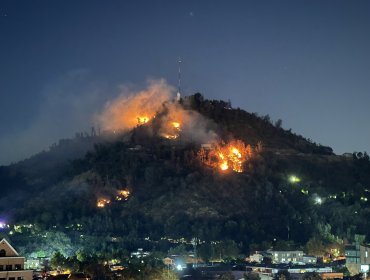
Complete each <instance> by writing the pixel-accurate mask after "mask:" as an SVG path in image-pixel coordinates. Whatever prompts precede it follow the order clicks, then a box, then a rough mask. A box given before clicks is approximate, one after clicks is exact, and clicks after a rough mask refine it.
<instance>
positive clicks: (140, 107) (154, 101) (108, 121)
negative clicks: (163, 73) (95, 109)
mask: <svg viewBox="0 0 370 280" xmlns="http://www.w3.org/2000/svg"><path fill="white" fill-rule="evenodd" d="M174 91H175V90H174V88H173V87H171V86H169V85H168V84H167V83H166V81H165V80H163V79H161V80H152V81H149V83H148V86H147V88H146V89H144V90H141V91H136V92H130V91H128V90H127V89H125V90H123V91H122V92H121V94H120V95H119V96H118V97H117V98H116V99H114V100H113V101H111V102H108V103H107V104H106V106H105V109H104V111H103V112H102V113H101V114H100V115H99V116H98V117H97V121H98V123H99V124H100V126H101V128H102V129H103V130H108V131H127V130H130V129H132V128H134V127H135V126H137V125H138V124H142V123H146V122H148V121H150V120H151V119H153V118H154V117H155V115H156V114H157V113H158V112H159V111H160V110H161V109H162V106H163V104H164V103H165V102H166V101H169V100H170V99H171V96H172V95H173V92H174Z"/></svg>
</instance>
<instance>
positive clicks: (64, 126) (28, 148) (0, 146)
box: [0, 69, 107, 165]
mask: <svg viewBox="0 0 370 280" xmlns="http://www.w3.org/2000/svg"><path fill="white" fill-rule="evenodd" d="M104 92H106V91H104ZM102 93H103V89H102V86H101V85H100V84H99V85H98V84H97V82H96V81H94V82H92V79H91V75H90V73H89V71H87V70H84V69H82V70H81V69H80V70H74V71H70V72H68V73H66V74H65V75H63V76H61V77H59V78H58V79H55V80H53V81H52V82H50V83H49V84H48V85H46V86H45V87H44V88H43V89H42V93H40V95H41V96H42V97H41V102H40V103H39V104H38V109H37V111H36V113H35V114H34V116H33V118H32V119H29V120H24V122H23V124H22V129H18V130H15V131H8V132H7V133H2V134H1V135H0V165H2V164H9V163H11V162H16V161H19V160H23V159H25V158H26V157H29V156H31V155H33V154H35V153H38V152H41V151H42V150H46V149H48V148H49V147H50V146H51V145H52V144H53V143H55V142H58V141H59V140H60V139H62V138H68V137H71V136H73V135H74V134H75V133H76V132H81V131H89V130H90V127H91V125H92V118H91V116H93V115H94V113H95V112H96V111H97V110H98V109H99V108H101V104H104V99H105V98H107V97H106V95H104V94H102ZM20 102H22V100H20ZM31 105H33V106H35V104H30V106H31ZM18 127H21V125H18Z"/></svg>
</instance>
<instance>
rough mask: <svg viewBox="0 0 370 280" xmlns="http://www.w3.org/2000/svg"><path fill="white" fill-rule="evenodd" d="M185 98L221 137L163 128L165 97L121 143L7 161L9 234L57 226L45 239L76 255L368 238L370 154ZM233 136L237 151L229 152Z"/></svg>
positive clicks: (16, 237)
mask: <svg viewBox="0 0 370 280" xmlns="http://www.w3.org/2000/svg"><path fill="white" fill-rule="evenodd" d="M171 106H172V105H171ZM176 106H178V107H181V110H184V111H185V112H187V113H188V114H190V113H191V114H192V116H193V115H194V114H199V115H201V116H202V119H201V121H202V122H204V125H202V129H203V130H202V133H203V132H204V133H203V134H204V135H210V134H211V132H212V135H217V137H213V138H212V141H213V142H212V143H211V142H209V143H208V142H200V141H197V140H196V139H202V140H203V139H206V138H205V137H203V134H202V138H199V137H198V136H199V129H198V127H199V120H200V118H197V120H198V122H197V124H196V125H197V129H198V130H197V135H195V132H194V134H192V133H188V134H186V135H184V136H183V135H182V134H181V130H180V128H178V126H177V125H175V126H174V128H171V129H172V132H173V131H174V132H176V134H169V133H167V132H168V131H166V133H167V134H164V132H163V125H161V123H163V120H167V118H168V110H169V109H166V108H167V107H166V106H164V109H163V111H162V112H159V113H158V115H157V116H156V117H155V118H154V119H152V120H150V121H148V122H145V123H143V124H141V123H140V125H138V126H137V127H135V128H134V129H133V130H130V131H125V132H122V134H119V136H116V138H115V140H114V141H113V140H112V141H106V140H105V141H99V143H98V144H95V147H94V149H93V150H91V151H90V152H88V153H87V154H86V155H83V153H82V152H81V153H76V152H75V151H69V150H68V149H69V148H68V147H65V149H63V153H62V154H63V155H66V153H68V151H69V152H70V154H71V155H73V156H71V157H69V156H68V157H65V158H64V157H62V158H63V160H58V161H57V162H52V158H51V157H50V156H49V155H51V154H52V152H53V149H58V147H54V148H53V149H52V150H51V151H49V152H44V153H42V154H40V155H38V156H35V157H33V158H31V159H28V160H25V161H24V162H22V163H18V164H15V165H12V166H8V167H1V168H0V182H1V191H2V193H3V195H2V198H1V200H0V201H1V203H0V217H4V219H5V218H6V220H7V223H9V225H10V229H12V234H9V231H3V233H2V234H5V235H7V236H8V237H10V238H11V239H12V240H13V241H14V242H15V243H16V244H18V246H20V247H21V248H23V250H24V252H26V253H31V252H32V250H33V248H35V244H41V245H40V247H42V244H46V240H45V238H42V236H43V235H44V233H45V232H49V233H50V232H52V233H53V234H49V235H46V236H48V237H47V238H54V239H52V240H54V241H53V242H55V240H56V239H58V240H60V239H62V240H64V242H65V240H67V241H68V242H69V244H70V248H69V249H68V250H67V251H66V252H65V253H66V254H73V253H75V251H76V250H77V249H79V250H83V251H84V252H86V253H89V254H96V253H97V252H100V253H101V254H103V253H104V254H108V255H119V254H123V253H124V252H127V251H130V250H134V249H136V248H137V247H139V246H140V247H144V248H146V249H151V250H158V251H167V250H168V249H169V248H171V247H175V246H178V244H179V242H180V243H184V244H187V242H189V241H190V240H192V239H194V238H196V239H197V240H200V244H203V245H201V247H202V246H203V248H206V246H208V245H209V244H211V242H213V243H212V244H214V243H215V242H216V243H217V244H228V245H225V246H228V247H232V248H234V249H235V250H234V251H237V252H243V253H247V252H248V251H249V250H250V249H251V248H256V247H259V248H261V249H262V247H269V246H276V247H279V248H283V247H284V248H286V247H295V248H296V247H300V246H301V247H303V246H306V245H307V244H308V246H309V245H310V244H312V243H313V242H318V243H320V244H324V245H325V244H343V242H345V241H346V240H351V239H352V238H353V237H354V235H355V234H365V235H366V236H367V240H368V241H369V238H370V235H369V232H370V201H369V199H370V191H369V190H370V162H369V157H368V155H367V154H366V153H364V154H363V153H354V154H353V156H352V157H350V158H349V157H344V156H336V155H334V154H333V153H332V150H331V149H330V148H329V147H325V146H321V145H319V144H315V143H313V142H312V141H310V140H307V139H305V138H304V137H302V136H299V135H295V134H293V133H292V132H291V131H290V130H285V129H283V128H282V127H281V122H280V121H278V122H276V123H275V124H273V123H272V122H271V121H270V119H269V117H268V116H265V117H259V116H257V115H256V114H251V113H248V112H246V111H244V110H241V109H233V108H232V107H231V105H230V104H229V103H228V102H224V101H214V100H213V101H212V100H204V99H203V97H202V95H200V94H195V95H193V96H190V97H187V98H184V99H183V100H181V101H180V103H179V104H178V105H176ZM184 120H185V119H184ZM204 120H206V121H204ZM181 125H183V124H182V123H181ZM183 126H184V127H185V125H183ZM184 130H185V128H184ZM190 132H191V131H190ZM163 135H165V136H166V137H163ZM172 135H175V136H176V137H175V136H174V137H172ZM167 136H168V137H167ZM215 139H216V140H215ZM86 141H87V140H86ZM214 141H217V143H216V144H215V143H214ZM233 141H234V142H233ZM238 141H239V142H238ZM94 142H97V141H95V140H94V141H93V140H89V141H87V143H86V149H79V151H84V152H86V151H88V150H89V148H91V145H92V143H94ZM228 143H236V144H238V145H239V146H238V149H236V148H235V147H234V148H232V150H231V151H232V152H230V154H226V152H225V151H227V149H229V146H227V145H228ZM60 145H61V144H60ZM239 147H240V148H239ZM235 149H236V152H235V151H234V150H235ZM239 152H240V154H239ZM219 154H222V156H220V155H219ZM218 156H219V157H220V158H217V157H218ZM224 156H225V157H227V159H226V160H224V159H223V157H224ZM58 158H61V157H58ZM224 165H226V166H225V168H223V167H224ZM30 225H32V226H30ZM15 226H17V227H15ZM29 235H33V236H34V237H35V239H34V240H33V241H32V242H30V241H29V239H27V238H26V237H27V236H29ZM50 236H51V237H50ZM31 243H32V244H31ZM45 248H46V246H45ZM45 250H46V251H47V250H49V251H50V250H52V249H50V248H49V249H45ZM49 253H50V252H49Z"/></svg>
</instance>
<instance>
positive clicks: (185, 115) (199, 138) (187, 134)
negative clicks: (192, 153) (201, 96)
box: [160, 103, 219, 143]
mask: <svg viewBox="0 0 370 280" xmlns="http://www.w3.org/2000/svg"><path fill="white" fill-rule="evenodd" d="M166 109H167V114H165V116H163V117H162V120H161V130H160V132H161V135H164V136H165V137H166V136H173V137H172V138H177V137H174V136H179V137H181V139H182V141H189V142H196V143H213V142H216V141H217V140H218V138H219V137H218V136H217V134H216V132H215V130H216V128H217V126H216V124H215V123H213V122H212V121H210V120H209V119H206V118H205V117H203V116H202V115H201V114H199V113H198V112H196V111H193V110H185V109H184V108H183V107H182V106H181V105H180V104H179V103H169V104H166ZM176 124H178V127H176V126H177V125H176Z"/></svg>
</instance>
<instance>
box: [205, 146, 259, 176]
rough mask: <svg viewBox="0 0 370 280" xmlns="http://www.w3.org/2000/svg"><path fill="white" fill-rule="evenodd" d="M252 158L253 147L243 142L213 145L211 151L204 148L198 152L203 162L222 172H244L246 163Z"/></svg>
mask: <svg viewBox="0 0 370 280" xmlns="http://www.w3.org/2000/svg"><path fill="white" fill-rule="evenodd" d="M252 156H253V150H252V147H251V146H250V145H245V144H244V142H242V141H241V140H233V141H231V142H229V143H227V144H226V143H218V144H215V145H213V146H212V148H211V149H210V150H206V149H204V148H202V149H201V150H200V151H199V152H198V158H199V159H200V161H201V162H203V163H204V164H206V165H208V166H210V167H213V168H217V169H219V170H221V171H227V170H233V171H235V172H243V171H244V167H243V166H244V163H245V162H246V161H247V160H249V159H250V158H251V157H252Z"/></svg>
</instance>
